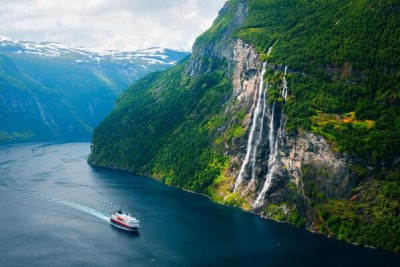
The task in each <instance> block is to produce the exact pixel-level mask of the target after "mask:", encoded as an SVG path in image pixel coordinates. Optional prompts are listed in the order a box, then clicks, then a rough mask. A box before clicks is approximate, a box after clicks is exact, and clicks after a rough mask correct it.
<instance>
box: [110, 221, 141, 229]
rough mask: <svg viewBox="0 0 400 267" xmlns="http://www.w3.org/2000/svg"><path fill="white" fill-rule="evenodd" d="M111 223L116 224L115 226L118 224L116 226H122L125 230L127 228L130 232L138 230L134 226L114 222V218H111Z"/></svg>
mask: <svg viewBox="0 0 400 267" xmlns="http://www.w3.org/2000/svg"><path fill="white" fill-rule="evenodd" d="M110 221H111V223H114V224H116V225H119V226H121V227H123V228H126V229H128V230H137V229H138V227H132V226H129V225H126V224H124V223H122V222H120V221H117V220H114V219H112V218H110Z"/></svg>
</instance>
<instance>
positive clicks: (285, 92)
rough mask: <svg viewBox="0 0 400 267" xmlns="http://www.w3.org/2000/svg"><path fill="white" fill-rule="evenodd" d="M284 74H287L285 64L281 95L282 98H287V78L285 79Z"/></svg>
mask: <svg viewBox="0 0 400 267" xmlns="http://www.w3.org/2000/svg"><path fill="white" fill-rule="evenodd" d="M286 74H287V66H285V74H284V75H283V90H282V97H283V99H285V101H286V98H287V80H286Z"/></svg>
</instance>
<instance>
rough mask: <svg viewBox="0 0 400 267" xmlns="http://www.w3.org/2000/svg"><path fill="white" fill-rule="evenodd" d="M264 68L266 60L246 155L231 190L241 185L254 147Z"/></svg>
mask: <svg viewBox="0 0 400 267" xmlns="http://www.w3.org/2000/svg"><path fill="white" fill-rule="evenodd" d="M266 68H267V62H264V63H263V67H262V71H261V74H260V87H259V89H258V98H257V105H256V108H255V110H254V112H253V120H252V124H251V128H250V134H249V139H248V140H247V148H246V156H245V158H244V161H243V163H242V166H241V168H240V172H239V175H238V178H237V179H236V182H235V186H234V189H233V191H236V189H237V188H238V187H239V185H241V183H242V182H243V173H244V170H245V168H246V166H247V164H248V163H249V159H250V155H251V152H252V150H254V149H255V146H254V144H253V140H254V133H255V130H256V126H257V120H258V117H259V115H260V111H261V108H260V105H261V98H262V91H263V87H264V74H265V71H266Z"/></svg>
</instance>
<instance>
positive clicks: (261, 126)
mask: <svg viewBox="0 0 400 267" xmlns="http://www.w3.org/2000/svg"><path fill="white" fill-rule="evenodd" d="M267 91H268V83H267V85H266V88H265V90H264V94H263V98H262V101H263V111H262V115H261V125H260V132H259V134H258V138H257V140H256V145H255V147H254V150H253V153H252V157H251V162H252V166H251V168H252V172H251V182H250V183H253V182H254V180H255V178H256V157H257V148H258V146H259V145H260V143H261V139H262V135H263V129H264V118H265V110H266V106H267V104H266V100H267V99H266V93H267Z"/></svg>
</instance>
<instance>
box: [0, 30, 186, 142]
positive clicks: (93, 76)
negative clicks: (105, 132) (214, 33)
mask: <svg viewBox="0 0 400 267" xmlns="http://www.w3.org/2000/svg"><path fill="white" fill-rule="evenodd" d="M189 53H190V51H188V50H171V49H165V48H158V47H154V48H150V49H146V50H138V51H115V50H107V51H102V50H97V49H89V48H82V47H72V46H66V45H63V44H59V43H49V42H46V43H35V42H26V41H16V40H12V39H10V38H7V37H3V36H0V143H2V142H19V141H50V140H63V141H65V140H88V139H89V137H90V133H91V131H92V129H93V127H95V126H96V125H97V124H98V123H99V122H100V121H101V120H102V119H103V118H104V117H105V116H106V115H107V113H108V112H109V111H111V110H112V108H113V107H114V100H115V97H116V96H118V95H119V94H120V93H121V92H122V91H123V90H124V89H125V88H126V87H127V86H128V85H130V84H132V83H133V82H135V81H136V80H137V79H139V78H141V77H143V76H145V75H147V74H148V73H151V72H155V71H160V70H165V69H167V68H170V67H172V66H174V65H175V64H176V63H177V62H179V61H180V60H182V59H183V58H184V57H186V56H187V55H188V54H189Z"/></svg>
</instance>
